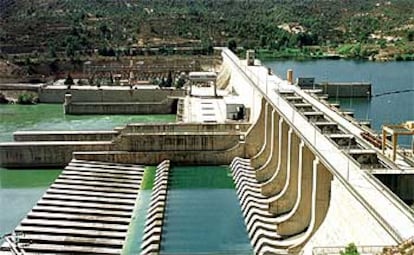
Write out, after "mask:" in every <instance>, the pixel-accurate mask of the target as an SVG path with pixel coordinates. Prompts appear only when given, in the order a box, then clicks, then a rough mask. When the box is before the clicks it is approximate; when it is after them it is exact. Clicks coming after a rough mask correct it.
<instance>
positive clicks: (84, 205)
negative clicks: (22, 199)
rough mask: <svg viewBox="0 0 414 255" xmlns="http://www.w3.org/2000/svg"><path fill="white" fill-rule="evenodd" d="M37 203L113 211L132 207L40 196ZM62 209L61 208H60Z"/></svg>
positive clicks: (127, 210)
mask: <svg viewBox="0 0 414 255" xmlns="http://www.w3.org/2000/svg"><path fill="white" fill-rule="evenodd" d="M37 205H44V206H49V205H50V206H61V207H74V208H91V209H104V210H113V211H118V210H120V211H126V212H131V214H132V210H133V209H134V207H133V206H130V205H118V204H99V203H92V202H85V201H63V200H52V199H45V198H42V199H41V200H39V201H38V202H37ZM62 210H63V208H62Z"/></svg>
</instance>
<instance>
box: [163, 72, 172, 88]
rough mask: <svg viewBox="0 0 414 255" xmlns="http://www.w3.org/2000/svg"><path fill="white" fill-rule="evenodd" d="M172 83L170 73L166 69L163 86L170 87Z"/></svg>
mask: <svg viewBox="0 0 414 255" xmlns="http://www.w3.org/2000/svg"><path fill="white" fill-rule="evenodd" d="M172 83H173V78H172V73H171V71H168V76H167V81H166V82H165V87H171V86H172Z"/></svg>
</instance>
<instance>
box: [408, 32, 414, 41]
mask: <svg viewBox="0 0 414 255" xmlns="http://www.w3.org/2000/svg"><path fill="white" fill-rule="evenodd" d="M407 40H408V41H409V42H412V41H414V30H410V31H408V32H407Z"/></svg>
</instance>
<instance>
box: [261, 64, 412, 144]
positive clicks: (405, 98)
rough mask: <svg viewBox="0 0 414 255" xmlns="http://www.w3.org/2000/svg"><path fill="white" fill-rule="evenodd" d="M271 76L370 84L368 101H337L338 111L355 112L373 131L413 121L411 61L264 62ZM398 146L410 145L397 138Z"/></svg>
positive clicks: (408, 139)
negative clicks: (367, 122) (291, 74)
mask: <svg viewBox="0 0 414 255" xmlns="http://www.w3.org/2000/svg"><path fill="white" fill-rule="evenodd" d="M263 64H264V65H266V66H268V67H270V68H272V70H273V72H274V73H276V74H278V75H279V76H281V77H286V72H287V70H288V69H292V70H293V72H294V76H295V77H314V78H315V81H316V82H326V81H329V82H359V81H366V82H371V83H372V94H373V95H374V96H373V97H372V98H371V99H368V98H358V99H356V98H350V99H338V98H335V95H331V96H330V101H338V102H339V103H340V104H341V107H342V108H344V109H349V110H352V111H354V112H355V117H356V118H357V119H359V120H370V121H371V123H372V127H373V128H374V129H375V130H376V131H380V130H381V125H383V124H398V123H402V122H405V121H407V120H414V91H413V90H414V61H412V62H371V61H353V60H315V61H292V60H285V61H283V60H273V61H264V62H263ZM404 90H411V91H409V92H405V93H396V94H389V95H381V94H383V93H386V92H392V91H404ZM399 144H400V145H402V146H404V147H407V146H410V145H411V138H409V137H401V138H400V139H399Z"/></svg>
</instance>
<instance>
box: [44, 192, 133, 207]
mask: <svg viewBox="0 0 414 255" xmlns="http://www.w3.org/2000/svg"><path fill="white" fill-rule="evenodd" d="M43 199H49V200H50V199H54V200H64V201H84V202H94V203H102V204H114V205H134V204H135V200H132V199H131V200H122V201H120V200H119V199H115V198H103V197H91V196H76V195H60V194H49V193H46V194H44V195H43Z"/></svg>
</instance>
